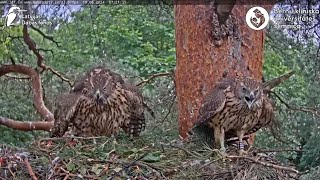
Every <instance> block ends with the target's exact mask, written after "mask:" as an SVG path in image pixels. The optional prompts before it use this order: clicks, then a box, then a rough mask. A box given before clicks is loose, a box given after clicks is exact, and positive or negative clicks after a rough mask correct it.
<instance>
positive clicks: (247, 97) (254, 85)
mask: <svg viewBox="0 0 320 180" xmlns="http://www.w3.org/2000/svg"><path fill="white" fill-rule="evenodd" d="M261 87H262V86H261V84H260V83H259V82H258V81H256V80H254V79H251V78H247V77H246V78H243V79H242V80H241V81H239V83H238V85H237V89H236V95H237V97H238V98H239V99H240V100H242V101H243V102H245V104H246V105H247V106H248V108H249V109H252V108H254V107H255V105H256V103H257V102H258V100H259V99H260V98H261V94H262V88H261Z"/></svg>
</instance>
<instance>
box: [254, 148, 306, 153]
mask: <svg viewBox="0 0 320 180" xmlns="http://www.w3.org/2000/svg"><path fill="white" fill-rule="evenodd" d="M290 151H292V152H306V150H301V149H257V150H254V151H253V152H254V153H266V152H290Z"/></svg>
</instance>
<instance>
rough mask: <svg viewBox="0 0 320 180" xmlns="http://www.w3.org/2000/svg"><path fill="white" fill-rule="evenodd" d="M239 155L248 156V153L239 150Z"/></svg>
mask: <svg viewBox="0 0 320 180" xmlns="http://www.w3.org/2000/svg"><path fill="white" fill-rule="evenodd" d="M239 155H240V156H245V155H248V151H245V150H243V149H240V150H239Z"/></svg>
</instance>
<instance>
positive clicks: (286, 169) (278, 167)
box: [227, 156, 299, 174]
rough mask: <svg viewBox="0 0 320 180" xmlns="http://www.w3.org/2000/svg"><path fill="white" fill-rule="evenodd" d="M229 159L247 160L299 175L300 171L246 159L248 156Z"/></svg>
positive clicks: (249, 158)
mask: <svg viewBox="0 0 320 180" xmlns="http://www.w3.org/2000/svg"><path fill="white" fill-rule="evenodd" d="M227 157H228V158H230V159H245V160H249V161H251V162H254V163H256V164H261V165H263V166H266V167H271V168H274V169H279V170H284V171H290V172H293V173H296V174H299V171H298V170H295V169H293V168H290V167H285V166H280V165H276V164H271V163H267V162H263V161H258V160H256V159H254V158H251V157H246V156H227Z"/></svg>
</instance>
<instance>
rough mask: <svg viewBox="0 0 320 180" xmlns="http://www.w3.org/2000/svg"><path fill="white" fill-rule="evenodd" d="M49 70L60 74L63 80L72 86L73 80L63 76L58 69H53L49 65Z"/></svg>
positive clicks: (57, 74)
mask: <svg viewBox="0 0 320 180" xmlns="http://www.w3.org/2000/svg"><path fill="white" fill-rule="evenodd" d="M47 70H48V71H51V72H52V73H53V74H55V75H56V76H58V77H59V78H60V79H61V80H62V81H65V82H67V83H68V84H69V86H70V87H71V86H72V84H73V83H72V81H71V80H70V79H68V78H65V77H63V76H62V75H61V74H60V73H59V72H58V71H56V70H54V69H52V68H51V67H47Z"/></svg>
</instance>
